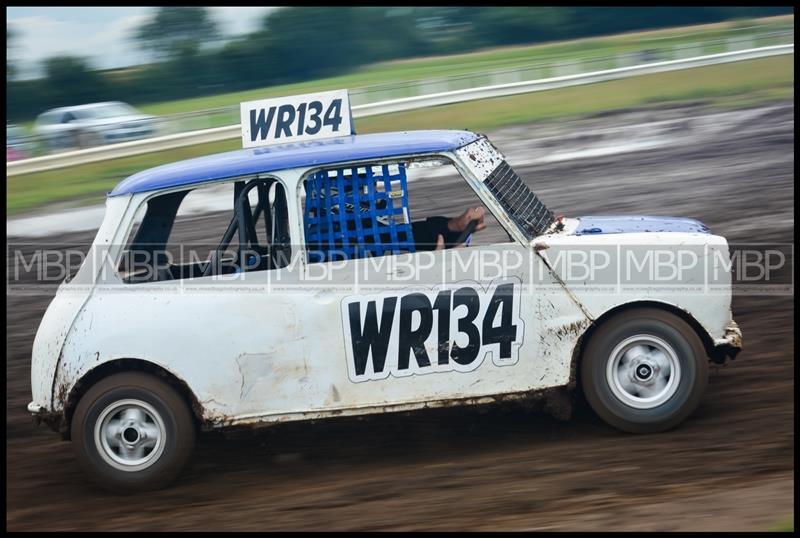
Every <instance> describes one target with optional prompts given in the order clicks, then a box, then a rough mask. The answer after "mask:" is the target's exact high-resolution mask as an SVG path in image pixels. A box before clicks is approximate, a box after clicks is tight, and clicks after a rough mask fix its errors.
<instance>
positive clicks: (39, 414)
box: [28, 402, 65, 435]
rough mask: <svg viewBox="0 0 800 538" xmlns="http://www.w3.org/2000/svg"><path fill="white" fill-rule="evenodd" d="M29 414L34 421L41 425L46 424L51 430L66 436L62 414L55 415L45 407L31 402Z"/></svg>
mask: <svg viewBox="0 0 800 538" xmlns="http://www.w3.org/2000/svg"><path fill="white" fill-rule="evenodd" d="M28 412H29V413H30V414H31V416H32V417H33V421H34V422H35V423H36V424H37V425H39V424H45V425H47V426H48V427H49V428H50V429H52V430H54V431H57V432H59V433H61V434H62V435H63V434H64V426H65V424H64V415H62V414H61V413H53V412H51V411H49V410H48V409H47V408H46V407H43V406H41V405H39V404H37V403H36V402H31V403H29V404H28Z"/></svg>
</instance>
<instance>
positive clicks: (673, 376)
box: [580, 308, 708, 433]
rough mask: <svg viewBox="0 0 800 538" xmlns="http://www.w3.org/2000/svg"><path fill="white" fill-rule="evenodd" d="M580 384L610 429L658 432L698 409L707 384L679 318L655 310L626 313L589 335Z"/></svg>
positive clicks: (692, 336) (701, 356)
mask: <svg viewBox="0 0 800 538" xmlns="http://www.w3.org/2000/svg"><path fill="white" fill-rule="evenodd" d="M580 381H581V387H582V389H583V393H584V395H585V397H586V400H587V401H588V402H589V405H590V406H591V407H592V409H593V410H594V411H595V413H597V414H598V415H599V416H600V418H602V419H603V420H604V421H605V422H607V423H608V424H610V425H611V426H614V427H615V428H618V429H620V430H623V431H626V432H631V433H649V432H657V431H663V430H667V429H670V428H673V427H674V426H676V425H678V424H679V423H680V422H682V421H683V420H684V419H686V417H688V416H689V415H690V414H691V413H692V412H693V411H694V410H695V409H696V408H697V405H698V404H699V403H700V400H701V399H702V397H703V393H704V392H705V388H706V385H707V383H708V358H707V356H706V352H705V349H704V348H703V344H702V342H701V341H700V339H699V338H698V336H697V334H696V333H695V332H694V330H692V328H691V327H690V326H689V325H688V324H687V323H686V322H685V321H683V320H682V319H680V318H679V317H677V316H675V315H674V314H671V313H669V312H666V311H663V310H659V309H656V308H640V309H636V310H628V311H626V312H623V313H621V314H619V315H618V316H616V317H614V318H612V319H610V320H608V321H606V322H605V323H604V324H603V325H602V326H600V328H598V330H597V332H596V333H594V334H593V335H592V337H591V340H590V341H589V343H588V345H587V346H586V350H585V352H584V354H583V359H582V361H581V367H580Z"/></svg>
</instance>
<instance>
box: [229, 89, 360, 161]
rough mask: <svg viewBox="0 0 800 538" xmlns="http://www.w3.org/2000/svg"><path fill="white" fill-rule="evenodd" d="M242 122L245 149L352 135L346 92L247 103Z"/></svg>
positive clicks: (311, 94)
mask: <svg viewBox="0 0 800 538" xmlns="http://www.w3.org/2000/svg"><path fill="white" fill-rule="evenodd" d="M241 121H242V146H243V147H245V148H254V147H259V146H270V145H273V144H287V143H290V142H302V141H305V140H317V139H321V138H333V137H338V136H349V135H351V134H353V119H352V113H351V111H350V98H349V96H348V94H347V90H335V91H330V92H321V93H308V94H305V95H291V96H287V97H276V98H274V99H261V100H259V101H247V102H244V103H242V104H241Z"/></svg>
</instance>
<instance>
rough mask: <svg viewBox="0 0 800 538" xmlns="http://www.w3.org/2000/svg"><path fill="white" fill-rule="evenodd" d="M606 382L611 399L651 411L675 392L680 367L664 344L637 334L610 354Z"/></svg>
mask: <svg viewBox="0 0 800 538" xmlns="http://www.w3.org/2000/svg"><path fill="white" fill-rule="evenodd" d="M606 380H607V382H608V386H609V387H610V388H611V391H612V392H613V393H614V396H616V397H617V399H619V400H620V401H621V402H622V403H624V404H625V405H628V406H630V407H634V408H636V409H652V408H654V407H658V406H659V405H661V404H663V403H664V402H666V401H667V400H669V399H670V398H671V397H672V396H673V395H674V394H675V392H676V391H677V390H678V386H679V384H680V380H681V366H680V362H679V361H678V356H677V354H676V353H675V350H674V349H672V346H670V345H669V344H668V343H667V342H665V341H664V340H662V339H661V338H658V337H656V336H653V335H650V334H637V335H636V336H631V337H630V338H626V339H625V340H623V341H622V342H620V343H619V344H617V346H616V347H615V348H614V349H613V350H612V351H611V354H610V356H609V359H608V365H607V367H606Z"/></svg>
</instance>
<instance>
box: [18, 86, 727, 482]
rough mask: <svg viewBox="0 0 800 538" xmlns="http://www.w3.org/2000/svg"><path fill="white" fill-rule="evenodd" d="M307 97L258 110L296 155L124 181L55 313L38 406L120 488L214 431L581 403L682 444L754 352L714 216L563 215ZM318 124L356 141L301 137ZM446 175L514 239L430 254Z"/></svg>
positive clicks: (248, 155)
mask: <svg viewBox="0 0 800 538" xmlns="http://www.w3.org/2000/svg"><path fill="white" fill-rule="evenodd" d="M300 97H301V98H293V100H292V101H291V102H290V104H289V105H286V103H285V102H284V104H283V105H281V104H280V103H278V104H277V105H276V106H275V107H274V108H273V109H272V112H271V113H270V112H269V110H270V107H269V106H268V105H269V103H267V105H264V106H263V107H262V108H261V109H260V112H259V111H256V112H254V113H253V114H251V115H250V118H251V121H249V124H248V125H247V129H246V130H245V131H246V132H245V133H244V135H243V136H246V137H249V140H251V141H252V140H255V139H258V137H259V136H263V137H264V138H270V136H268V135H272V134H278V135H279V136H278V137H277V138H278V139H277V140H270V141H269V143H268V144H265V145H258V144H256V147H252V148H248V149H242V150H237V151H232V152H228V153H223V154H219V155H212V156H207V157H202V158H197V159H192V160H188V161H183V162H179V163H174V164H171V165H166V166H161V167H158V168H154V169H151V170H147V171H144V172H141V173H138V174H136V175H134V176H131V177H130V178H128V179H127V180H125V181H123V182H121V183H120V184H119V185H117V187H116V188H115V189H114V190H113V191H112V192H111V193H110V194H109V196H108V199H107V202H106V215H105V219H104V221H103V223H102V225H101V227H100V229H99V231H98V232H97V236H96V238H95V240H94V244H93V246H92V249H91V250H90V252H89V255H88V256H87V258H86V260H85V261H84V263H83V264H82V266H81V268H80V270H79V271H78V272H77V274H76V275H75V276H74V277H73V278H72V279H71V280H69V281H67V282H64V283H62V284H61V286H60V287H59V290H58V292H57V294H56V296H55V298H54V299H53V301H52V303H51V304H50V306H49V308H48V309H47V312H46V314H45V316H44V318H43V320H42V322H41V326H40V327H39V330H38V333H37V335H36V339H35V342H34V346H33V356H32V368H31V382H32V393H33V401H32V402H31V404H30V405H29V406H28V409H29V410H30V411H31V413H33V414H34V415H35V416H36V417H38V418H39V419H40V420H42V421H44V422H46V423H48V424H49V425H51V426H52V427H54V428H55V429H57V430H59V431H61V432H62V433H63V434H64V436H65V438H67V439H71V441H72V444H73V446H74V447H75V450H76V454H77V457H78V460H79V461H80V463H81V464H82V465H83V466H84V467H85V468H86V469H87V470H88V471H89V472H90V474H91V475H92V476H93V477H95V478H97V479H98V480H99V481H100V482H101V483H102V484H104V485H105V486H107V487H110V488H113V489H117V490H126V491H127V490H144V489H152V488H157V487H160V486H163V485H165V484H167V483H169V482H170V481H171V480H173V479H174V478H175V477H176V475H177V474H178V473H179V471H180V469H181V468H182V466H183V465H184V464H185V463H186V461H187V460H188V458H189V456H190V453H191V450H192V447H193V444H194V441H195V434H196V432H197V431H198V430H199V429H212V428H228V427H235V426H237V425H248V426H253V425H264V426H266V425H270V424H274V423H278V422H285V421H299V420H309V419H318V418H322V417H333V416H342V415H364V414H376V413H385V412H392V411H404V410H414V409H421V408H428V407H437V406H451V405H461V404H463V405H469V404H482V403H488V402H493V401H497V400H501V399H508V400H514V399H529V398H537V397H545V398H557V397H562V398H563V396H564V395H565V394H567V395H568V394H570V392H571V391H572V390H573V389H575V388H580V389H581V392H582V393H583V394H584V395H585V398H586V399H587V400H588V402H589V404H590V405H591V407H592V408H593V409H594V410H595V411H596V412H597V414H598V415H599V416H600V417H601V418H602V419H603V420H605V421H606V422H608V423H609V424H611V425H613V426H615V427H616V428H618V429H621V430H624V431H629V432H656V431H661V430H664V429H668V428H671V427H674V426H675V425H677V424H678V423H680V422H681V421H683V420H684V419H686V418H687V417H688V416H689V415H690V414H691V413H692V411H693V410H694V409H695V407H696V406H697V404H698V403H699V401H700V399H701V397H702V395H703V392H704V389H705V387H706V381H707V375H708V374H707V372H708V362H709V360H711V361H716V362H724V361H725V360H726V358H727V357H734V356H735V355H736V353H737V352H738V351H739V349H740V347H741V333H740V331H739V329H738V328H737V326H736V324H735V322H734V321H733V320H732V317H731V276H730V270H729V266H728V264H729V261H730V259H729V253H728V245H727V242H726V240H725V239H724V238H723V237H720V236H716V235H712V234H711V233H710V231H709V230H708V229H707V228H706V227H705V226H704V225H703V224H701V223H700V222H698V221H695V220H691V219H683V218H664V217H578V218H556V217H554V215H553V214H552V213H551V212H550V211H549V210H548V209H547V208H546V207H545V206H544V204H543V203H542V202H541V201H540V200H539V199H538V197H537V196H536V195H535V194H534V193H533V192H532V191H531V190H530V189H529V188H528V186H527V185H526V183H525V182H523V181H522V179H521V178H520V177H519V176H517V174H516V173H515V172H514V170H513V169H512V168H511V166H510V163H508V162H507V161H506V159H505V158H504V156H503V155H502V154H501V153H500V152H499V151H498V150H497V149H496V148H495V147H494V146H493V145H492V144H491V143H490V142H489V141H488V140H487V138H486V137H484V136H481V135H478V134H475V133H472V132H469V131H409V132H396V133H382V134H368V135H354V134H351V128H350V127H349V126H348V125H347V124H348V121H346V120H348V118H347V117H346V112H347V105H346V103H344V104H343V103H341V102H340V103H339V104H338V107H337V106H336V102H335V99H333V97H336V95H333V96H332V97H331V96H327V94H325V95H323V96H322V97H318V96H317V97H315V98H311V97H309V98H307V99H306V100H303V99H302V98H303V97H305V96H300ZM326 99H327V101H326ZM259 106H260V105H259ZM284 106H292V107H294V109H293V110H294V112H298V114H297V115H295V114H294V112H293V114H292V118H295V117H297V116H299V110H300V107H303V110H304V111H305V112H308V113H307V114H305V116H306V117H305V118H299V119H298V120H297V121H289V117H290V115H289V114H288V113H285V114H281V110H282V108H281V107H284ZM342 109H344V111H345V112H344V113H343V112H342ZM250 110H251V111H252V110H255V109H254V108H252V107H251V108H250ZM276 110H277V112H275V111H276ZM284 110H288V109H284ZM317 110H319V112H317V116H316V120H318V121H317V123H319V125H318V126H319V127H320V129H319V131H322V130H323V129H322V128H323V127H324V128H327V129H328V130H329V131H331V132H332V133H333V134H330V136H328V137H324V138H320V139H314V140H311V141H308V140H307V139H305V141H300V142H297V141H295V140H293V139H292V135H293V134H296V133H305V134H308V132H309V131H312V130H313V126H315V125H316V123H315V122H314V119H315V118H314V114H313V113H312V111H317ZM261 112H263V114H262V113H261ZM273 116H274V117H275V118H277V119H276V120H275V121H278V120H281V119H282V120H283V125H284V126H283V127H281V124H280V123H274V122H273V121H272V120H270V119H269V118H271V117H273ZM243 117H245V118H246V117H247V116H246V114H245V104H243ZM247 121H248V120H245V122H247ZM303 121H305V122H306V125H305V126H304V125H303ZM245 122H243V124H244V123H245ZM298 122H299V126H298ZM337 122H338V123H337ZM273 126H275V129H276V130H275V132H274V133H273V132H272V127H273ZM284 127H285V132H283V133H281V129H283V128H284ZM337 129H344V133H337V132H336V131H337ZM267 131H269V132H268V133H267ZM259 133H261V134H260V135H259ZM265 133H266V134H265ZM280 135H283V136H280ZM281 138H284V140H285V141H284V140H281ZM246 145H247V144H246ZM430 165H448V166H452V167H453V169H454V170H456V171H457V172H458V174H460V176H461V177H462V178H463V183H464V185H466V186H468V188H469V189H471V192H473V193H474V196H475V197H476V199H477V200H479V201H480V203H481V204H482V205H483V206H485V208H487V209H488V211H489V213H491V215H493V217H494V218H496V220H497V223H498V225H499V226H501V227H502V228H503V229H504V231H505V232H506V233H507V234H508V238H509V240H508V241H505V242H500V243H493V244H486V245H474V244H473V245H472V246H469V247H468V248H447V247H454V246H457V245H461V246H463V245H465V244H467V243H469V239H468V238H469V236H470V234H471V233H473V232H474V229H475V226H476V222H475V221H473V222H471V223H470V224H469V225H468V226H467V227H466V228H464V229H461V230H458V232H457V233H455V235H454V236H451V237H449V238H448V240H447V241H446V244H445V245H444V247H445V248H441V247H442V245H441V244H440V245H438V247H439V248H438V249H437V248H433V247H431V246H430V245H424V244H422V242H421V240H420V238H419V237H417V238H415V236H414V233H415V232H416V233H417V234H419V233H422V232H420V231H419V230H420V228H418V227H416V226H415V222H414V221H413V220H412V218H411V217H412V215H411V209H412V208H413V207H414V204H413V203H409V200H411V201H413V200H414V199H415V198H414V195H415V189H416V188H421V186H422V185H424V183H425V182H426V181H436V179H434V178H432V177H428V178H427V179H426V178H421V179H417V180H415V181H413V182H409V180H408V179H409V173H410V171H412V170H415V169H422V170H427V167H428V166H430ZM228 187H229V188H230V191H231V193H232V194H233V196H231V197H230V198H226V199H227V200H229V202H228V204H227V207H228V209H229V214H228V216H227V217H226V219H227V220H226V221H225V222H224V225H223V226H221V227H220V229H219V230H218V234H217V236H218V238H219V239H218V242H215V244H214V245H212V247H211V248H210V250H209V249H207V250H206V253H207V254H208V256H207V257H202V256H201V257H196V256H194V254H190V255H188V261H187V255H186V252H182V255H183V256H182V257H181V259H180V262H178V263H176V262H175V255H174V250H175V249H176V248H178V249H183V248H184V247H187V245H183V244H181V245H177V246H176V245H173V244H171V237H172V235H171V234H172V232H173V224H174V222H175V219H176V214H178V213H179V210H180V208H181V204H182V203H183V201H184V198H186V197H187V194H189V196H191V193H192V192H195V191H198V192H199V191H203V190H205V192H209V193H211V196H213V195H214V193H217V192H221V190H224V189H225V188H228ZM224 201H225V199H223V202H224ZM224 206H225V204H223V207H224ZM210 233H216V232H210ZM188 250H190V249H188ZM667 277H668V278H667Z"/></svg>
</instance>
